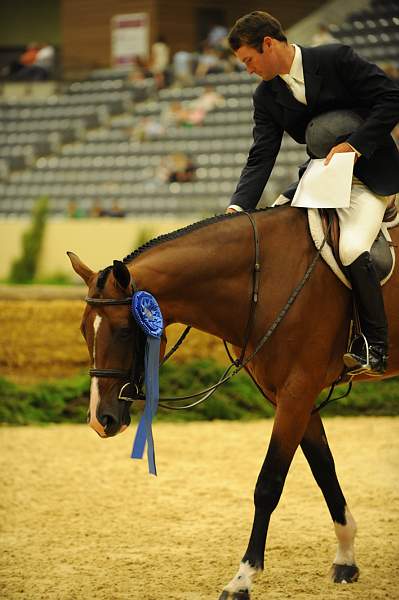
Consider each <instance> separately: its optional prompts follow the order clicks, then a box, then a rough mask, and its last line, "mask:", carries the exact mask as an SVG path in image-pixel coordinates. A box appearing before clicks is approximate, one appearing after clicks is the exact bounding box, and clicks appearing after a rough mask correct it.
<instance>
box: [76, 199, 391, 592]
mask: <svg viewBox="0 0 399 600" xmlns="http://www.w3.org/2000/svg"><path fill="white" fill-rule="evenodd" d="M252 215H253V218H254V219H255V221H256V224H257V229H258V231H259V238H260V264H261V271H260V273H259V275H260V280H259V301H258V303H257V309H256V311H255V315H254V324H253V328H252V331H251V335H250V338H249V341H248V345H247V353H248V355H250V353H251V352H252V351H253V350H254V348H255V347H256V345H257V343H258V342H259V340H260V339H261V337H262V336H263V334H264V332H265V331H267V329H268V328H269V326H270V324H271V323H273V321H274V320H275V318H276V315H278V314H279V312H280V310H281V309H282V307H284V305H285V304H286V302H287V299H288V298H289V297H290V295H291V293H292V291H293V289H294V288H295V286H297V285H298V283H299V282H300V281H301V279H302V277H303V274H304V273H305V272H306V269H307V268H308V266H309V264H310V263H311V261H312V259H313V258H314V256H315V252H316V250H315V248H314V245H313V242H312V240H311V238H310V235H309V232H308V224H307V217H306V212H305V211H304V210H303V209H297V208H292V207H279V208H273V209H268V210H262V211H255V212H254V213H252ZM392 239H393V242H394V244H396V245H397V244H398V242H399V235H398V230H397V229H396V230H392ZM254 253H255V250H254V241H253V231H252V228H251V226H250V223H249V221H248V218H247V216H246V215H245V214H243V213H235V214H232V215H221V216H218V217H213V218H211V219H207V220H204V221H201V222H199V223H197V224H194V225H190V226H188V227H186V228H184V229H182V230H178V231H177V232H173V233H171V234H167V235H165V236H161V237H160V238H156V239H155V240H153V241H151V242H149V243H148V244H146V245H144V246H142V247H141V248H139V249H138V250H136V251H135V252H133V253H132V254H130V255H129V256H127V257H125V259H124V260H123V261H114V264H113V266H112V267H111V266H110V267H108V268H106V269H104V270H103V271H100V272H99V273H97V272H94V271H92V270H91V269H90V268H89V267H87V266H86V265H85V264H84V263H83V262H82V261H81V260H80V259H79V258H78V257H77V256H76V255H75V254H73V253H68V255H69V258H70V260H71V263H72V266H73V269H74V270H75V271H76V273H77V274H78V275H80V277H81V278H82V279H83V280H84V282H85V283H86V284H87V286H88V295H89V297H91V298H97V299H99V300H104V301H105V302H104V303H103V305H102V304H101V302H98V303H95V304H94V305H93V304H88V305H87V306H86V308H85V311H84V314H83V319H82V326H81V328H82V332H83V335H84V337H85V340H86V342H87V346H88V349H89V353H90V357H91V362H92V365H93V367H94V368H95V369H97V371H96V373H97V374H100V373H101V370H107V369H108V370H113V369H114V370H115V371H114V372H115V373H117V372H119V373H120V371H121V370H125V371H129V370H130V369H131V368H132V364H133V363H134V360H135V354H136V352H137V343H136V346H135V340H136V342H137V340H138V332H137V327H136V328H135V323H134V320H133V318H132V316H131V312H130V308H129V307H128V306H126V305H125V304H123V303H121V304H120V305H119V304H118V303H116V304H115V303H114V304H111V305H110V304H109V303H108V302H107V299H108V300H109V299H112V300H124V299H126V297H129V296H131V295H132V282H133V281H134V282H135V283H136V285H137V286H138V288H139V289H142V290H147V291H148V292H150V293H151V294H152V295H153V296H154V297H155V298H156V300H157V301H158V304H159V306H160V308H161V311H162V314H163V318H164V323H165V328H167V326H168V325H170V324H171V323H183V324H188V325H192V326H193V327H195V328H197V329H200V330H202V331H205V332H207V333H210V334H212V335H214V336H217V337H219V338H221V339H223V340H226V341H227V342H229V343H230V344H232V345H233V348H234V351H235V353H236V355H237V356H238V355H239V354H240V351H241V348H242V346H243V344H244V341H243V340H244V335H245V329H246V325H247V319H248V311H249V307H250V303H251V293H252V278H253V273H252V270H251V269H252V264H253V261H254ZM383 291H384V301H385V306H386V312H387V315H388V322H389V334H390V345H389V363H388V371H387V372H386V374H385V375H384V377H392V376H394V375H396V374H398V373H399V311H398V309H397V307H398V302H399V275H398V268H397V267H396V268H395V270H394V272H393V275H392V277H391V279H390V280H389V281H388V282H387V283H386V284H385V286H384V288H383ZM351 312H352V300H351V292H350V291H349V290H348V289H347V288H346V287H345V286H344V285H343V284H342V283H341V282H340V281H339V280H338V279H337V277H336V276H335V275H334V274H333V273H332V271H331V270H330V268H329V267H328V266H327V265H326V263H325V262H324V261H323V260H322V259H320V260H318V262H317V263H316V265H315V269H314V271H313V273H312V274H311V276H310V278H309V280H308V281H307V283H306V285H305V286H304V287H303V289H302V290H301V292H300V293H299V295H298V297H297V299H296V301H295V302H294V304H293V305H292V307H291V308H290V310H289V311H288V312H287V314H286V316H285V318H284V319H283V320H282V321H281V323H280V324H279V326H278V327H277V329H276V330H275V331H274V333H273V335H272V336H271V337H270V339H269V340H268V342H267V343H266V344H265V345H264V346H263V347H262V348H261V350H260V351H259V353H258V354H257V355H256V356H255V357H254V358H253V360H251V362H250V363H249V364H248V365H247V367H246V370H247V371H248V373H249V375H250V376H251V377H252V379H253V380H254V381H255V383H256V384H257V386H258V387H259V388H260V390H261V391H262V392H263V394H264V395H265V396H266V397H267V399H268V400H269V401H270V402H272V403H273V404H274V405H275V408H276V411H275V419H274V424H273V430H272V434H271V439H270V443H269V447H268V450H267V453H266V457H265V460H264V462H263V465H262V468H261V470H260V473H259V476H258V479H257V483H256V487H255V491H254V505H255V512H254V520H253V526H252V531H251V534H250V539H249V543H248V547H247V550H246V551H245V554H244V556H243V558H242V560H241V562H240V565H239V568H238V571H237V573H236V575H235V576H234V577H233V579H232V580H231V581H230V582H229V583H228V584H227V585H226V586H225V587H224V589H223V590H222V592H221V595H220V596H219V600H228V599H231V600H248V599H249V598H250V594H251V588H252V585H253V581H254V580H255V578H256V576H257V575H258V574H259V572H261V571H262V570H263V567H264V554H265V545H266V536H267V531H268V525H269V521H270V516H271V514H272V512H273V510H274V509H275V508H276V506H277V504H278V502H279V499H280V496H281V493H282V490H283V486H284V482H285V478H286V475H287V472H288V469H289V467H290V464H291V461H292V459H293V456H294V454H295V451H296V450H297V448H298V446H299V445H300V446H301V449H302V451H303V453H304V455H305V457H306V459H307V461H308V463H309V465H310V468H311V470H312V473H313V475H314V478H315V480H316V482H317V484H318V485H319V487H320V488H321V491H322V493H323V496H324V498H325V501H326V503H327V506H328V510H329V512H330V515H331V518H332V520H333V524H334V528H335V534H336V537H337V541H338V548H337V553H336V556H335V559H334V561H333V566H332V571H331V573H332V580H333V581H334V582H336V583H349V582H354V581H356V580H357V578H358V574H359V569H358V567H357V565H356V561H355V555H354V538H355V534H356V523H355V520H354V518H353V516H352V514H351V512H350V511H349V508H348V507H347V504H346V500H345V497H344V495H343V492H342V490H341V487H340V484H339V482H338V479H337V475H336V472H335V466H334V460H333V457H332V454H331V451H330V448H329V445H328V442H327V438H326V434H325V431H324V428H323V424H322V421H321V418H320V415H319V414H318V413H317V412H316V413H314V412H313V413H312V409H313V407H314V404H315V401H316V398H317V396H318V394H319V393H320V392H321V391H322V390H323V389H324V388H326V387H327V386H329V385H331V383H332V382H334V381H335V380H336V379H337V378H338V376H339V375H340V373H341V372H342V370H343V362H342V355H343V353H344V352H345V350H346V345H347V340H348V331H349V323H350V317H351ZM165 344H166V336H164V337H163V340H162V344H161V356H162V355H163V352H164V351H165ZM135 348H136V350H135ZM136 358H137V357H136ZM363 377H364V376H363ZM358 378H359V377H358ZM126 381H128V380H126ZM126 381H125V382H123V381H121V379H119V378H116V377H115V378H113V377H109V376H108V377H106V378H105V377H96V376H95V377H93V378H92V383H91V392H90V410H89V422H90V425H91V426H92V427H93V428H94V429H95V430H96V431H97V433H98V434H99V435H100V436H101V437H109V436H112V435H115V434H116V433H119V432H121V431H123V430H124V429H126V427H127V426H128V424H129V422H130V417H129V407H128V403H127V402H124V401H122V400H120V399H118V396H119V392H120V390H121V386H122V384H123V383H126Z"/></svg>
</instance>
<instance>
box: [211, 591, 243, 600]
mask: <svg viewBox="0 0 399 600" xmlns="http://www.w3.org/2000/svg"><path fill="white" fill-rule="evenodd" d="M219 600H251V597H250V595H249V592H248V591H247V590H244V591H242V592H226V591H224V592H222V595H221V596H219Z"/></svg>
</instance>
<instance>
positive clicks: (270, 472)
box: [219, 395, 312, 600]
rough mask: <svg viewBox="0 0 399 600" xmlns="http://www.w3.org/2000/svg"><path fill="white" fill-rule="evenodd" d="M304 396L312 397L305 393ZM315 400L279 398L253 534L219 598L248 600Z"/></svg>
mask: <svg viewBox="0 0 399 600" xmlns="http://www.w3.org/2000/svg"><path fill="white" fill-rule="evenodd" d="M302 397H309V395H304V396H302ZM311 405H312V402H310V403H308V402H306V404H304V403H303V404H302V406H301V400H300V399H299V398H298V396H297V395H295V398H294V397H292V396H291V397H290V396H288V395H287V396H286V397H285V398H282V399H280V401H279V402H278V407H277V411H276V417H275V421H274V426H273V431H272V435H271V439H270V443H269V448H268V451H267V454H266V458H265V461H264V463H263V465H262V468H261V471H260V473H259V477H258V480H257V483H256V487H255V493H254V503H255V516H254V521H253V526H252V532H251V537H250V539H249V544H248V548H247V551H246V552H245V554H244V556H243V558H242V560H241V563H240V567H239V569H238V572H237V574H236V575H235V577H233V579H232V580H231V581H230V582H229V583H228V584H227V585H226V587H225V588H224V590H223V592H222V594H221V596H220V598H219V600H249V598H250V593H251V588H252V584H253V582H254V580H255V579H256V577H257V575H258V574H259V573H260V572H261V571H262V570H263V566H264V553H265V545H266V536H267V530H268V526H269V521H270V516H271V514H272V512H273V510H274V509H275V508H276V506H277V504H278V501H279V499H280V496H281V493H282V491H283V487H284V482H285V478H286V476H287V473H288V469H289V467H290V464H291V461H292V459H293V456H294V454H295V451H296V449H297V447H298V445H299V443H300V441H301V439H302V437H303V434H304V432H305V430H306V427H307V425H308V422H309V418H310V412H311Z"/></svg>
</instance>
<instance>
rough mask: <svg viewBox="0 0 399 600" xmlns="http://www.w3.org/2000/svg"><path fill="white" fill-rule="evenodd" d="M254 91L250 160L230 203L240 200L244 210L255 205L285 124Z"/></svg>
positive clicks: (274, 158) (268, 175) (270, 169)
mask: <svg viewBox="0 0 399 600" xmlns="http://www.w3.org/2000/svg"><path fill="white" fill-rule="evenodd" d="M258 95H259V96H260V94H258V90H257V91H256V92H255V95H254V121H255V126H254V129H253V138H254V141H253V144H252V146H251V148H250V150H249V154H248V159H247V164H246V165H245V167H244V169H243V170H242V173H241V176H240V179H239V181H238V184H237V188H236V190H235V192H234V194H233V196H232V198H231V201H230V204H237V205H238V206H241V207H242V208H243V209H244V210H247V209H249V208H255V207H256V205H257V204H258V202H259V200H260V197H261V195H262V192H263V190H264V188H265V185H266V183H267V181H268V179H269V177H270V173H271V171H272V169H273V166H274V163H275V162H276V158H277V155H278V152H279V150H280V146H281V139H282V137H283V128H282V127H281V126H280V125H278V124H277V123H276V122H275V121H274V120H273V119H272V117H271V115H270V114H269V112H268V111H267V109H265V107H264V106H262V104H264V99H263V102H261V100H262V96H261V97H260V98H259V97H258Z"/></svg>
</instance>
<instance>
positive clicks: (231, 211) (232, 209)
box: [225, 206, 238, 215]
mask: <svg viewBox="0 0 399 600" xmlns="http://www.w3.org/2000/svg"><path fill="white" fill-rule="evenodd" d="M235 212H238V210H236V209H235V208H230V206H229V207H228V208H226V210H225V214H226V215H227V214H228V213H235Z"/></svg>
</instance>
